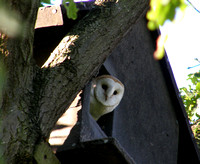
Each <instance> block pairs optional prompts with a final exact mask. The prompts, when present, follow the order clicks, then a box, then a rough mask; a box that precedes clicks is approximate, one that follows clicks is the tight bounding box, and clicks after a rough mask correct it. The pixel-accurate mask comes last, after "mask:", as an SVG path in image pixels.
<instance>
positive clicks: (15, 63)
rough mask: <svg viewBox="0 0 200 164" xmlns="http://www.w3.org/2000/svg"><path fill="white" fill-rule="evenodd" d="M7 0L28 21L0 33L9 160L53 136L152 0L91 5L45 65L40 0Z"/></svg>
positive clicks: (30, 154) (23, 157) (0, 135)
mask: <svg viewBox="0 0 200 164" xmlns="http://www.w3.org/2000/svg"><path fill="white" fill-rule="evenodd" d="M7 3H8V4H9V6H10V9H12V10H15V11H17V13H19V15H20V16H21V18H22V21H23V23H24V24H23V33H22V37H18V38H8V37H7V36H6V35H5V34H0V36H1V38H0V39H1V41H0V43H2V44H1V45H0V46H1V47H0V50H1V48H3V49H4V51H0V53H1V60H3V62H4V65H5V67H6V75H7V78H6V85H4V87H3V91H2V100H1V101H0V107H1V120H2V122H1V126H0V129H1V131H0V142H1V145H0V146H1V147H0V152H2V153H0V156H3V157H4V160H5V161H6V162H7V163H31V162H33V160H35V159H34V153H35V150H37V148H36V147H37V146H36V145H39V144H40V143H43V141H45V139H47V138H48V137H49V134H50V132H51V129H52V128H53V127H54V125H55V123H56V121H57V120H58V118H59V117H60V116H61V115H62V114H63V113H64V111H65V110H66V108H67V107H68V106H69V105H70V103H71V102H72V100H73V99H74V98H75V96H76V95H77V93H78V92H79V91H80V90H81V89H82V88H83V87H84V85H85V84H86V83H87V82H88V81H89V80H90V79H91V78H92V76H93V75H94V74H95V73H96V72H97V71H98V68H99V67H100V66H101V64H102V63H103V62H104V60H105V59H106V57H108V55H109V54H110V53H111V51H112V50H113V49H114V47H115V46H116V45H117V44H118V42H119V41H120V39H121V38H123V36H124V35H125V34H126V33H127V31H128V30H129V28H130V27H131V26H132V25H133V24H134V23H135V22H136V21H137V19H138V18H139V17H140V16H141V15H143V14H144V13H145V12H146V9H147V8H148V3H149V1H148V0H132V1H130V0H119V2H117V3H115V2H113V3H109V5H106V7H97V8H96V9H95V10H92V11H91V12H90V13H89V14H88V15H87V16H86V17H85V18H83V19H82V20H80V21H79V22H78V24H77V25H76V26H75V27H74V28H73V29H72V30H71V31H70V32H69V35H68V36H66V37H65V38H64V39H63V41H62V42H61V43H60V46H63V47H65V48H64V49H62V51H60V52H59V53H57V52H54V53H52V55H51V56H50V58H49V60H48V61H47V62H46V64H45V65H44V67H43V68H39V67H38V66H37V65H36V64H35V62H34V59H33V54H32V52H33V36H34V24H35V19H36V15H37V8H38V7H39V0H34V1H31V0H29V1H28V0H18V1H16V0H9V1H7ZM2 46H3V47H2ZM124 55H125V54H124ZM36 154H37V152H36ZM36 160H37V159H36Z"/></svg>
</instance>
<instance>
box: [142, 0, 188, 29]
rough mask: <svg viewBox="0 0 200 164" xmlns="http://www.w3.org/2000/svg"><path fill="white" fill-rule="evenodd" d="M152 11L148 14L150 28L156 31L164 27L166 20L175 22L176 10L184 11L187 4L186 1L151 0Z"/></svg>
mask: <svg viewBox="0 0 200 164" xmlns="http://www.w3.org/2000/svg"><path fill="white" fill-rule="evenodd" d="M150 7H151V8H150V10H149V11H148V12H147V15H146V17H147V19H148V20H149V21H148V24H147V26H148V28H149V29H150V30H155V29H156V28H159V26H160V25H163V24H164V22H165V21H166V20H171V21H172V20H173V19H174V17H175V13H176V8H180V9H181V11H184V9H185V8H186V4H185V2H184V0H151V2H150Z"/></svg>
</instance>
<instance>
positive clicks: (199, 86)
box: [196, 82, 200, 91]
mask: <svg viewBox="0 0 200 164" xmlns="http://www.w3.org/2000/svg"><path fill="white" fill-rule="evenodd" d="M196 90H198V91H200V82H198V83H197V85H196Z"/></svg>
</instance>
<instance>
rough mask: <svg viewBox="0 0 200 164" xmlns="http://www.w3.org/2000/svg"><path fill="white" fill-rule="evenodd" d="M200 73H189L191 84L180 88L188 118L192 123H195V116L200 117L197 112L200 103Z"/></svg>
mask: <svg viewBox="0 0 200 164" xmlns="http://www.w3.org/2000/svg"><path fill="white" fill-rule="evenodd" d="M199 75H200V73H195V74H189V75H188V80H190V81H191V83H192V84H191V85H189V86H188V87H187V88H186V87H183V88H180V93H181V98H182V99H183V103H184V106H185V109H186V112H187V114H188V118H189V120H190V122H191V123H194V116H195V118H196V119H197V118H200V117H199V115H198V114H197V111H196V109H197V107H198V106H199V105H200V76H199Z"/></svg>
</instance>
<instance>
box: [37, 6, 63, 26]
mask: <svg viewBox="0 0 200 164" xmlns="http://www.w3.org/2000/svg"><path fill="white" fill-rule="evenodd" d="M62 25H63V16H62V11H61V7H60V6H57V5H54V6H47V7H40V8H39V9H38V15H37V21H36V24H35V29H37V28H44V27H51V26H62Z"/></svg>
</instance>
